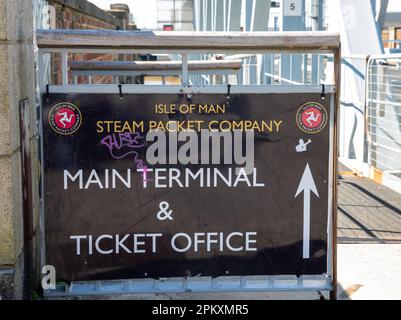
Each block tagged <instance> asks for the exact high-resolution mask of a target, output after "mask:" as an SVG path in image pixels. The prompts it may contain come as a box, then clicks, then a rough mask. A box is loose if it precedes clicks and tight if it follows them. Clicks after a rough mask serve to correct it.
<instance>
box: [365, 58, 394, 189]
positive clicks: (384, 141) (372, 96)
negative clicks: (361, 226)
mask: <svg viewBox="0 0 401 320" xmlns="http://www.w3.org/2000/svg"><path fill="white" fill-rule="evenodd" d="M367 75H368V77H367V85H366V100H367V101H366V102H367V104H366V106H367V109H366V132H367V146H368V163H369V165H370V166H371V167H372V169H373V170H374V171H375V172H374V174H375V175H376V176H379V179H380V180H383V178H385V180H387V181H386V182H387V184H389V183H390V184H391V187H393V188H394V189H396V190H398V191H400V192H401V55H380V56H371V57H370V58H369V60H368V64H367Z"/></svg>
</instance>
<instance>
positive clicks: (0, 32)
mask: <svg viewBox="0 0 401 320" xmlns="http://www.w3.org/2000/svg"><path fill="white" fill-rule="evenodd" d="M0 21H2V22H0V40H7V41H9V42H16V41H18V42H21V41H28V42H32V39H33V28H32V26H33V15H32V4H31V1H26V0H12V1H9V0H0Z"/></svg>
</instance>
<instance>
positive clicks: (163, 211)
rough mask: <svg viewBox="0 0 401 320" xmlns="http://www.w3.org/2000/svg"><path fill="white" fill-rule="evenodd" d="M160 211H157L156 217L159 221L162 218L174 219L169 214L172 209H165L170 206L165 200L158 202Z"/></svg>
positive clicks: (162, 219)
mask: <svg viewBox="0 0 401 320" xmlns="http://www.w3.org/2000/svg"><path fill="white" fill-rule="evenodd" d="M159 208H160V211H159V212H158V213H157V219H159V220H160V221H164V220H174V219H173V217H172V216H171V215H172V213H173V210H170V211H167V210H168V209H169V208H170V205H169V203H168V202H167V201H163V202H160V204H159Z"/></svg>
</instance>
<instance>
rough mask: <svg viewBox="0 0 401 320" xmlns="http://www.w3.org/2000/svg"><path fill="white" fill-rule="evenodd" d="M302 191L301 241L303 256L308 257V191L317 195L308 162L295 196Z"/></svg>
mask: <svg viewBox="0 0 401 320" xmlns="http://www.w3.org/2000/svg"><path fill="white" fill-rule="evenodd" d="M302 191H303V192H304V242H303V258H304V259H309V244H310V193H311V191H312V192H313V193H314V194H315V195H316V196H317V197H319V193H318V192H317V189H316V185H315V181H313V177H312V172H311V171H310V168H309V164H306V167H305V171H304V174H303V176H302V179H301V182H300V183H299V186H298V190H297V193H296V194H295V198H296V197H298V195H299V194H300V193H301V192H302Z"/></svg>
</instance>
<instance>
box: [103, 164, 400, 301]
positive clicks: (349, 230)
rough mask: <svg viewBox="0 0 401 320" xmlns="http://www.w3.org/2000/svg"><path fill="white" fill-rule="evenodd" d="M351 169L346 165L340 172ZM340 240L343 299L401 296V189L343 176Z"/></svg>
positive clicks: (306, 295)
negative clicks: (400, 190) (396, 190)
mask: <svg viewBox="0 0 401 320" xmlns="http://www.w3.org/2000/svg"><path fill="white" fill-rule="evenodd" d="M347 171H349V170H347V169H346V168H344V167H342V166H341V167H340V172H347ZM338 243H339V244H338V284H339V286H338V298H339V299H401V195H400V194H398V193H396V192H393V191H392V190H390V189H388V188H386V187H383V186H381V185H378V184H376V183H375V182H373V181H372V180H369V179H366V178H362V177H357V176H353V175H348V174H343V175H342V176H340V180H339V211H338ZM325 297H326V298H327V294H325ZM98 298H100V297H98ZM101 298H108V299H161V300H170V299H194V300H203V299H216V300H224V299H236V300H242V299H319V298H320V295H319V294H318V293H317V292H311V293H303V292H301V293H288V292H281V293H231V294H229V293H216V294H214V293H212V294H210V293H209V294H204V293H199V294H197V293H191V294H161V295H153V294H151V295H124V296H115V297H101Z"/></svg>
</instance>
